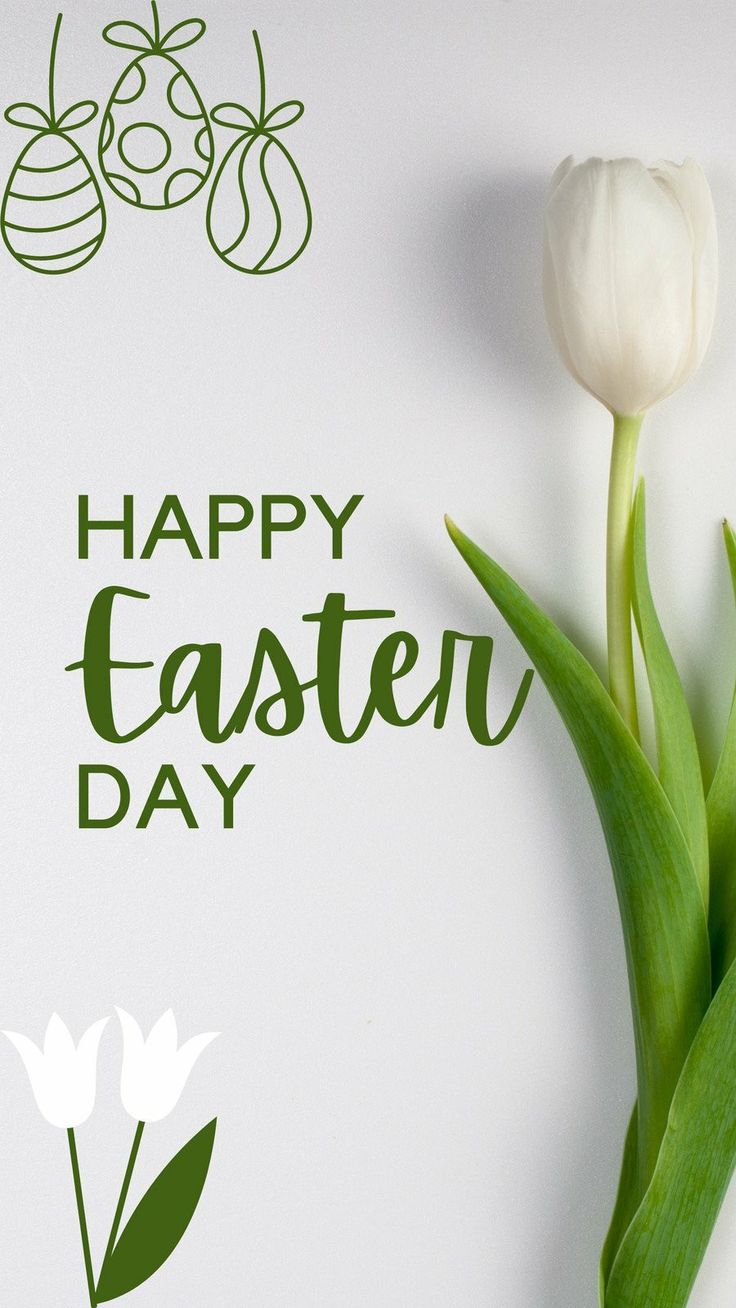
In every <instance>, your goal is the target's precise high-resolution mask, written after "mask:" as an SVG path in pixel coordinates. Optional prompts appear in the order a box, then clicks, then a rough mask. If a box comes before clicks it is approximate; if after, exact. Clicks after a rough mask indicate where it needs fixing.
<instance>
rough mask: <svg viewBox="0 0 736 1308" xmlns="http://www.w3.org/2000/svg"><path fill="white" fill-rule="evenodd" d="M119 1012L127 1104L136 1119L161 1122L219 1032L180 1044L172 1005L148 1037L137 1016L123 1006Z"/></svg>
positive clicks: (193, 1038) (177, 1100) (124, 1092)
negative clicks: (144, 1033)
mask: <svg viewBox="0 0 736 1308" xmlns="http://www.w3.org/2000/svg"><path fill="white" fill-rule="evenodd" d="M116 1012H117V1015H118V1017H119V1018H120V1025H121V1026H122V1028H123V1071H122V1076H121V1081H120V1093H121V1096H122V1100H123V1107H124V1108H125V1111H126V1112H127V1113H130V1116H131V1117H132V1118H133V1119H134V1120H135V1121H136V1122H160V1121H161V1119H162V1118H164V1117H168V1115H169V1113H171V1112H172V1111H173V1109H174V1108H176V1105H177V1104H178V1102H179V1099H180V1098H181V1094H182V1091H183V1089H184V1086H185V1085H186V1083H187V1081H188V1079H189V1074H190V1072H191V1071H192V1068H193V1067H194V1064H195V1063H196V1061H197V1059H198V1058H199V1056H200V1054H202V1053H203V1052H204V1050H205V1049H206V1048H207V1046H208V1045H209V1044H211V1043H212V1041H213V1040H216V1039H217V1036H218V1035H219V1032H218V1031H208V1032H207V1033H206V1034H204V1035H198V1036H193V1037H192V1039H191V1040H187V1041H186V1043H185V1044H183V1045H182V1046H181V1048H179V1047H178V1036H177V1030H176V1020H175V1018H174V1014H173V1013H172V1011H171V1009H169V1010H168V1012H166V1013H164V1015H163V1017H160V1018H159V1020H158V1022H156V1024H155V1026H154V1027H153V1029H152V1031H151V1033H150V1035H149V1036H148V1039H147V1040H146V1039H144V1037H143V1033H142V1031H141V1029H140V1027H139V1025H138V1023H137V1022H136V1020H135V1018H133V1017H131V1016H130V1014H129V1013H126V1012H124V1011H123V1009H121V1008H118V1009H116Z"/></svg>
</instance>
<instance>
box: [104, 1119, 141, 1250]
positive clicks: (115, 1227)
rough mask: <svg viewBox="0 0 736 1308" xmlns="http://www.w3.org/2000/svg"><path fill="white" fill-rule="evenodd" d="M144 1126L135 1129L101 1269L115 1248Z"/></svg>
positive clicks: (139, 1125)
mask: <svg viewBox="0 0 736 1308" xmlns="http://www.w3.org/2000/svg"><path fill="white" fill-rule="evenodd" d="M145 1125H146V1124H145V1122H139V1123H138V1125H137V1127H136V1129H135V1137H134V1139H133V1148H132V1149H131V1151H130V1158H129V1159H128V1166H127V1167H126V1169H125V1176H124V1177H123V1188H122V1190H121V1191H120V1198H119V1199H118V1206H117V1208H116V1209H115V1216H114V1218H113V1222H112V1229H111V1231H110V1239H109V1240H108V1242H107V1249H106V1250H105V1262H104V1263H103V1267H104V1266H105V1263H106V1262H107V1260H108V1258H110V1257H111V1255H112V1251H113V1249H114V1248H115V1243H116V1241H117V1238H118V1231H119V1230H120V1223H121V1222H122V1220H123V1213H124V1212H125V1204H126V1200H127V1198H128V1191H129V1190H130V1183H131V1181H132V1180H133V1169H134V1168H135V1164H136V1159H137V1157H138V1150H139V1149H140V1147H141V1139H142V1137H143V1128H144V1127H145Z"/></svg>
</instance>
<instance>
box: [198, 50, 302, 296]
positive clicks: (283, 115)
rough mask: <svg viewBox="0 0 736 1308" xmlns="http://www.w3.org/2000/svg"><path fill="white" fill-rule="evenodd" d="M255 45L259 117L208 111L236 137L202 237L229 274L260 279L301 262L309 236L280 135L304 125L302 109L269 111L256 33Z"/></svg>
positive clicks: (226, 107)
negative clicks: (232, 270)
mask: <svg viewBox="0 0 736 1308" xmlns="http://www.w3.org/2000/svg"><path fill="white" fill-rule="evenodd" d="M253 41H254V44H255V48H256V57H257V60H258V73H259V82H260V102H259V107H258V117H256V116H255V115H254V114H253V113H252V112H251V111H250V109H246V108H245V106H244V105H240V104H233V103H226V104H220V105H217V107H216V108H215V109H213V111H212V120H213V122H215V123H218V124H219V125H221V126H223V127H231V128H234V129H235V131H236V132H237V133H238V136H237V139H236V140H235V142H234V143H233V144H232V145H231V147H230V149H229V150H228V152H227V154H226V155H225V158H224V159H223V161H222V163H221V164H220V167H219V169H218V171H217V176H216V177H215V181H214V184H213V187H212V192H211V194H210V198H209V203H208V206H207V236H208V237H209V241H210V244H211V245H212V248H213V249H214V250H215V252H216V253H217V254H218V255H219V256H220V258H221V259H222V260H224V262H225V263H226V264H228V265H229V266H230V267H231V268H235V269H237V270H238V271H239V272H244V273H254V274H263V273H273V272H280V271H281V269H282V268H288V267H289V265H290V264H292V263H294V262H295V260H296V259H298V258H299V255H300V254H301V253H302V251H303V250H304V249H305V248H306V245H307V242H308V241H309V237H310V235H311V232H312V209H311V205H310V203H309V196H308V195H307V190H306V187H305V185H304V182H303V180H302V176H301V173H300V172H299V169H298V168H297V166H296V163H295V162H294V159H293V158H292V156H291V154H290V153H289V151H288V150H287V148H286V146H285V145H284V143H283V141H282V140H281V138H280V135H279V134H280V133H281V132H282V131H283V130H284V129H285V128H287V127H290V126H291V125H292V123H295V122H296V121H297V119H298V118H301V116H302V114H303V113H304V105H303V104H302V102H301V101H300V100H285V101H284V102H283V103H282V104H277V105H276V106H275V108H273V109H271V110H270V111H268V112H267V109H266V73H265V67H264V62H263V52H262V50H261V43H260V41H259V39H258V33H257V32H254V33H253ZM284 213H286V214H287V215H288V218H287V219H285V218H284V216H283V214H284Z"/></svg>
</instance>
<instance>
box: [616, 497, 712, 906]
mask: <svg viewBox="0 0 736 1308" xmlns="http://www.w3.org/2000/svg"><path fill="white" fill-rule="evenodd" d="M632 525H633V538H634V539H633V546H634V548H633V558H634V577H633V581H634V616H635V618H636V626H637V630H638V632H639V640H640V641H641V648H642V652H643V654H644V662H645V664H646V669H647V677H648V680H649V689H650V691H651V695H652V705H653V707H654V725H655V731H656V737H657V759H658V762H659V779H660V781H661V783H662V787H663V789H664V792H665V794H666V796H667V798H668V799H669V801H670V803H671V805H672V807H673V809H674V812H675V817H676V818H677V820H678V821H679V823H680V826H681V827H682V831H683V835H684V837H685V840H686V842H687V846H688V849H689V850H690V857H691V858H692V861H693V867H694V868H695V872H696V875H697V878H698V883H699V885H700V890H701V894H702V896H703V903H704V904H705V906H706V909H707V906H708V887H709V868H708V821H707V818H706V812H705V794H704V791H703V776H702V773H701V770H700V756H699V754H698V746H697V742H696V740H695V732H694V730H693V724H692V719H691V717H690V710H689V709H688V706H687V700H686V699H685V692H684V690H683V688H682V682H681V681H680V678H679V676H678V673H677V668H676V667H675V663H674V659H673V658H672V654H671V653H670V648H669V645H668V644H667V641H666V639H665V635H664V632H663V631H662V627H661V625H660V622H659V618H658V617H657V611H656V609H655V607H654V600H653V598H652V591H651V587H650V585H649V573H648V569H647V546H646V507H645V501H644V482H643V481H642V482H640V484H639V488H638V490H637V492H636V496H635V498H634V509H633V523H632ZM731 793H732V794H733V793H734V792H733V791H732V792H731Z"/></svg>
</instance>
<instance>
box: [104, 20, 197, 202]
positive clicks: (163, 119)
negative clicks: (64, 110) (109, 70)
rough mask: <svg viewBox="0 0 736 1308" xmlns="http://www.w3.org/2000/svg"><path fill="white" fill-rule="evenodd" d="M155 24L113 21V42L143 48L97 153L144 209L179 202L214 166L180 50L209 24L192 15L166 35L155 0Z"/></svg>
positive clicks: (112, 182)
mask: <svg viewBox="0 0 736 1308" xmlns="http://www.w3.org/2000/svg"><path fill="white" fill-rule="evenodd" d="M151 10H152V13H153V31H152V32H147V31H146V29H145V28H144V27H141V26H140V24H139V23H128V22H117V23H110V24H109V25H108V26H107V27H106V28H105V30H104V32H103V33H102V35H103V37H104V39H105V40H106V41H107V42H108V43H109V44H110V45H115V46H121V47H122V48H123V49H125V50H135V51H138V52H139V53H138V54H137V55H136V57H135V58H134V59H133V60H132V62H131V63H130V64H128V67H127V68H126V69H125V71H124V72H123V73H122V75H121V76H120V78H119V79H118V81H117V83H116V85H115V88H114V90H113V92H112V95H111V96H110V99H109V102H108V105H107V109H106V110H105V113H104V116H103V119H102V129H101V131H100V141H99V160H100V168H101V169H102V172H103V175H104V177H105V180H106V181H107V183H108V185H109V186H110V187H111V188H112V190H113V191H115V193H116V194H117V195H119V196H120V198H121V199H122V200H127V202H128V203H129V204H133V205H135V206H136V208H139V209H174V208H176V207H177V205H180V204H185V203H186V201H187V200H191V199H192V197H193V196H195V195H196V194H197V192H198V191H201V189H202V187H203V186H204V184H205V182H206V181H207V178H208V177H209V175H210V172H211V171H212V164H213V160H214V140H213V137H212V128H211V127H210V123H209V119H208V117H207V110H206V109H205V107H204V104H203V102H202V98H201V96H200V94H199V91H198V90H197V88H196V86H195V85H194V82H193V81H192V79H191V77H190V76H189V74H188V73H187V72H186V71H185V69H184V68H183V67H182V65H181V64H180V63H179V61H178V60H177V59H174V58H173V57H172V54H171V52H172V51H174V50H177V51H178V50H186V49H187V48H188V47H189V46H192V45H194V44H195V42H197V41H199V40H200V38H201V37H202V36H204V33H205V31H206V30H207V28H206V24H205V23H204V22H203V20H202V19H201V18H187V19H185V20H184V22H182V23H177V24H176V26H175V27H172V28H171V29H170V31H168V32H166V33H165V34H164V35H162V34H161V26H160V22H159V15H158V6H157V4H156V0H152V3H151Z"/></svg>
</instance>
